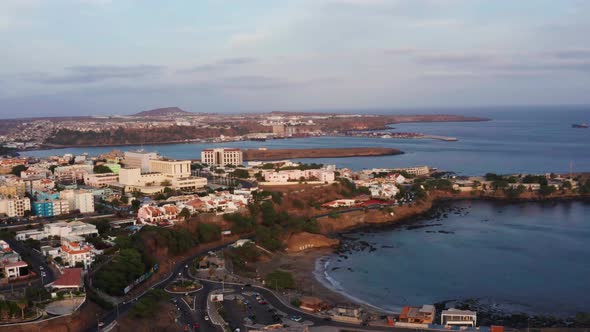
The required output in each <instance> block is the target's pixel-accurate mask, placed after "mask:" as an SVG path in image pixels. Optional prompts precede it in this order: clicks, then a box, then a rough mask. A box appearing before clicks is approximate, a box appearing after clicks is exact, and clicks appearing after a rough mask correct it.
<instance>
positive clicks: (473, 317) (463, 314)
mask: <svg viewBox="0 0 590 332" xmlns="http://www.w3.org/2000/svg"><path fill="white" fill-rule="evenodd" d="M440 321H441V324H442V325H444V326H447V325H449V326H473V327H474V326H476V325H477V313H476V312H475V311H470V310H459V309H455V308H451V309H448V310H443V312H442V313H441V315H440Z"/></svg>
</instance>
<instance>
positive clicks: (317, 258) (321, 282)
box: [292, 194, 590, 313]
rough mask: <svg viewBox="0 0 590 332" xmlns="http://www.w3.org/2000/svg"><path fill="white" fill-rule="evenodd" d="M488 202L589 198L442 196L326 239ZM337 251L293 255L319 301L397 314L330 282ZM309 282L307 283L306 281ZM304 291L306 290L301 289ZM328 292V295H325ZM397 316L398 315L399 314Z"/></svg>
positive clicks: (330, 234) (542, 201)
mask: <svg viewBox="0 0 590 332" xmlns="http://www.w3.org/2000/svg"><path fill="white" fill-rule="evenodd" d="M469 200H472V201H488V202H495V203H505V204H519V203H528V202H531V203H545V202H546V203H550V202H565V201H588V200H590V196H588V195H586V196H581V195H567V194H566V195H560V196H555V197H527V198H517V199H513V198H510V199H509V198H506V197H501V196H483V195H482V196H471V195H469V196H465V195H461V196H455V195H451V196H449V195H443V196H438V195H436V196H435V197H429V199H427V201H426V202H425V203H426V204H424V203H423V204H422V205H421V206H422V208H421V209H419V211H418V212H415V213H413V214H410V215H405V216H403V217H401V218H395V219H390V220H389V221H387V222H382V223H363V224H360V225H355V226H352V227H346V228H343V229H341V230H338V231H334V232H330V233H329V236H331V237H345V236H346V233H348V232H353V231H363V230H369V229H370V230H372V231H383V230H387V229H391V228H397V227H401V226H403V225H407V224H411V223H414V222H416V221H419V220H420V219H421V218H422V217H424V216H426V215H428V214H429V213H430V212H431V211H432V210H434V209H436V208H437V207H439V206H440V205H441V204H445V203H448V204H452V203H453V202H455V201H469ZM337 253H338V251H337V249H335V248H329V249H327V248H321V249H310V250H307V251H305V252H302V253H298V254H292V255H305V256H307V257H308V260H310V262H309V264H308V265H307V266H304V265H302V266H300V268H301V269H302V270H304V271H305V272H306V273H307V274H308V276H309V277H311V279H312V283H313V285H314V286H313V287H316V288H317V287H319V288H321V289H323V292H322V293H323V294H325V295H327V296H325V297H322V296H319V297H320V298H321V299H322V300H325V301H328V302H331V303H332V304H338V303H342V301H339V302H334V301H333V300H334V299H340V300H342V299H345V300H346V301H345V302H347V303H354V304H356V305H359V306H361V307H364V308H366V309H369V310H377V311H379V312H385V313H396V312H393V311H391V310H388V309H385V308H381V307H379V306H376V305H373V304H370V303H368V302H366V301H364V300H361V299H359V298H356V297H354V296H353V295H351V294H348V293H347V292H346V290H344V289H342V288H341V287H340V286H339V283H338V281H336V280H333V279H331V277H330V276H329V275H328V273H327V271H329V262H328V261H327V259H328V258H329V257H330V256H332V255H335V254H337ZM307 282H309V280H308V281H307ZM304 291H305V289H304ZM326 292H327V293H326ZM399 310H400V311H401V308H399ZM398 313H399V312H398Z"/></svg>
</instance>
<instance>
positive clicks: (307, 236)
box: [285, 232, 340, 253]
mask: <svg viewBox="0 0 590 332" xmlns="http://www.w3.org/2000/svg"><path fill="white" fill-rule="evenodd" d="M286 242H287V243H286V244H287V248H286V249H285V250H286V251H287V252H290V253H294V252H300V251H304V250H306V249H311V248H326V247H333V246H336V245H338V243H339V242H340V241H338V240H336V239H331V238H329V237H326V236H324V235H321V234H312V233H307V232H302V233H297V234H293V235H291V237H289V239H288V240H287V241H286Z"/></svg>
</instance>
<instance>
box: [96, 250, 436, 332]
mask: <svg viewBox="0 0 590 332" xmlns="http://www.w3.org/2000/svg"><path fill="white" fill-rule="evenodd" d="M223 247H225V246H219V247H216V248H212V249H207V250H204V251H203V252H199V253H198V254H196V255H194V256H192V257H189V258H187V259H185V260H184V261H182V262H179V263H178V264H177V265H176V266H175V268H174V269H173V271H172V273H171V274H170V275H169V276H167V277H166V278H165V279H163V280H161V281H160V282H159V283H157V284H156V285H154V286H152V288H158V289H164V288H166V286H168V285H169V284H170V283H171V282H173V281H174V280H175V279H176V278H177V277H178V276H183V277H185V278H190V275H189V274H188V269H187V268H186V266H190V264H191V263H192V261H193V259H194V258H195V257H197V256H199V255H202V254H204V253H206V252H208V251H217V250H220V249H221V248H223ZM199 282H200V283H201V284H202V285H203V288H202V289H201V290H200V291H197V292H195V293H194V298H193V301H194V303H195V305H196V307H195V311H192V310H190V308H188V307H186V304H183V306H182V307H181V309H180V311H181V317H182V318H181V319H182V321H183V322H186V323H187V324H189V322H190V323H191V324H194V323H195V322H196V323H198V324H200V331H201V332H219V331H220V329H219V328H218V327H216V326H214V325H213V324H211V322H210V321H205V319H204V316H205V312H206V310H207V309H206V308H207V303H206V301H207V296H208V294H209V293H210V292H212V291H215V290H221V289H222V287H226V288H229V287H232V288H234V289H236V290H237V292H238V293H239V294H242V295H243V293H244V292H256V293H259V294H260V295H261V297H262V298H263V299H264V300H265V301H267V302H268V303H269V304H270V305H271V306H272V307H274V308H275V309H277V310H279V311H281V312H283V313H285V314H286V315H287V316H288V317H291V316H301V317H302V318H303V320H304V321H309V322H311V323H313V325H314V326H331V327H337V328H342V329H349V330H350V329H352V330H359V329H362V330H367V331H395V332H416V331H420V330H417V329H408V328H396V327H377V326H362V327H361V326H359V325H357V324H348V323H343V322H336V321H331V320H326V319H325V318H323V317H321V316H316V315H313V314H310V313H308V312H305V311H302V310H300V309H296V308H294V307H292V306H290V305H287V304H285V303H283V302H282V301H281V299H279V297H278V296H277V295H276V294H275V293H274V292H273V291H272V290H270V289H266V288H263V287H258V286H246V285H243V284H232V283H227V282H226V283H225V285H223V284H222V283H221V282H213V281H207V280H199ZM144 294H145V293H144ZM144 294H142V295H140V296H138V297H137V298H135V299H133V300H130V301H128V302H126V303H124V304H121V305H119V306H118V307H117V308H115V309H113V310H111V311H109V312H108V313H107V314H105V315H104V316H102V317H101V322H103V323H104V325H105V326H108V325H110V324H111V323H112V322H113V321H115V320H116V319H118V317H119V316H120V315H123V314H125V313H127V312H128V311H129V309H131V308H132V307H133V305H135V303H136V302H137V300H139V299H140V298H141V297H142V296H143V295H144ZM246 296H248V295H246ZM175 297H177V298H178V297H179V296H175ZM180 302H182V301H180ZM179 307H180V306H179ZM86 331H87V332H98V329H97V326H94V327H91V328H89V329H87V330H86ZM425 331H426V330H425ZM428 331H432V330H428Z"/></svg>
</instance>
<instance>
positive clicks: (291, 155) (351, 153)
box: [244, 148, 403, 161]
mask: <svg viewBox="0 0 590 332" xmlns="http://www.w3.org/2000/svg"><path fill="white" fill-rule="evenodd" d="M398 154H403V151H400V150H397V149H391V148H323V149H272V150H262V149H248V150H244V160H262V161H264V160H267V161H269V160H282V159H304V158H344V157H375V156H392V155H398Z"/></svg>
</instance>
